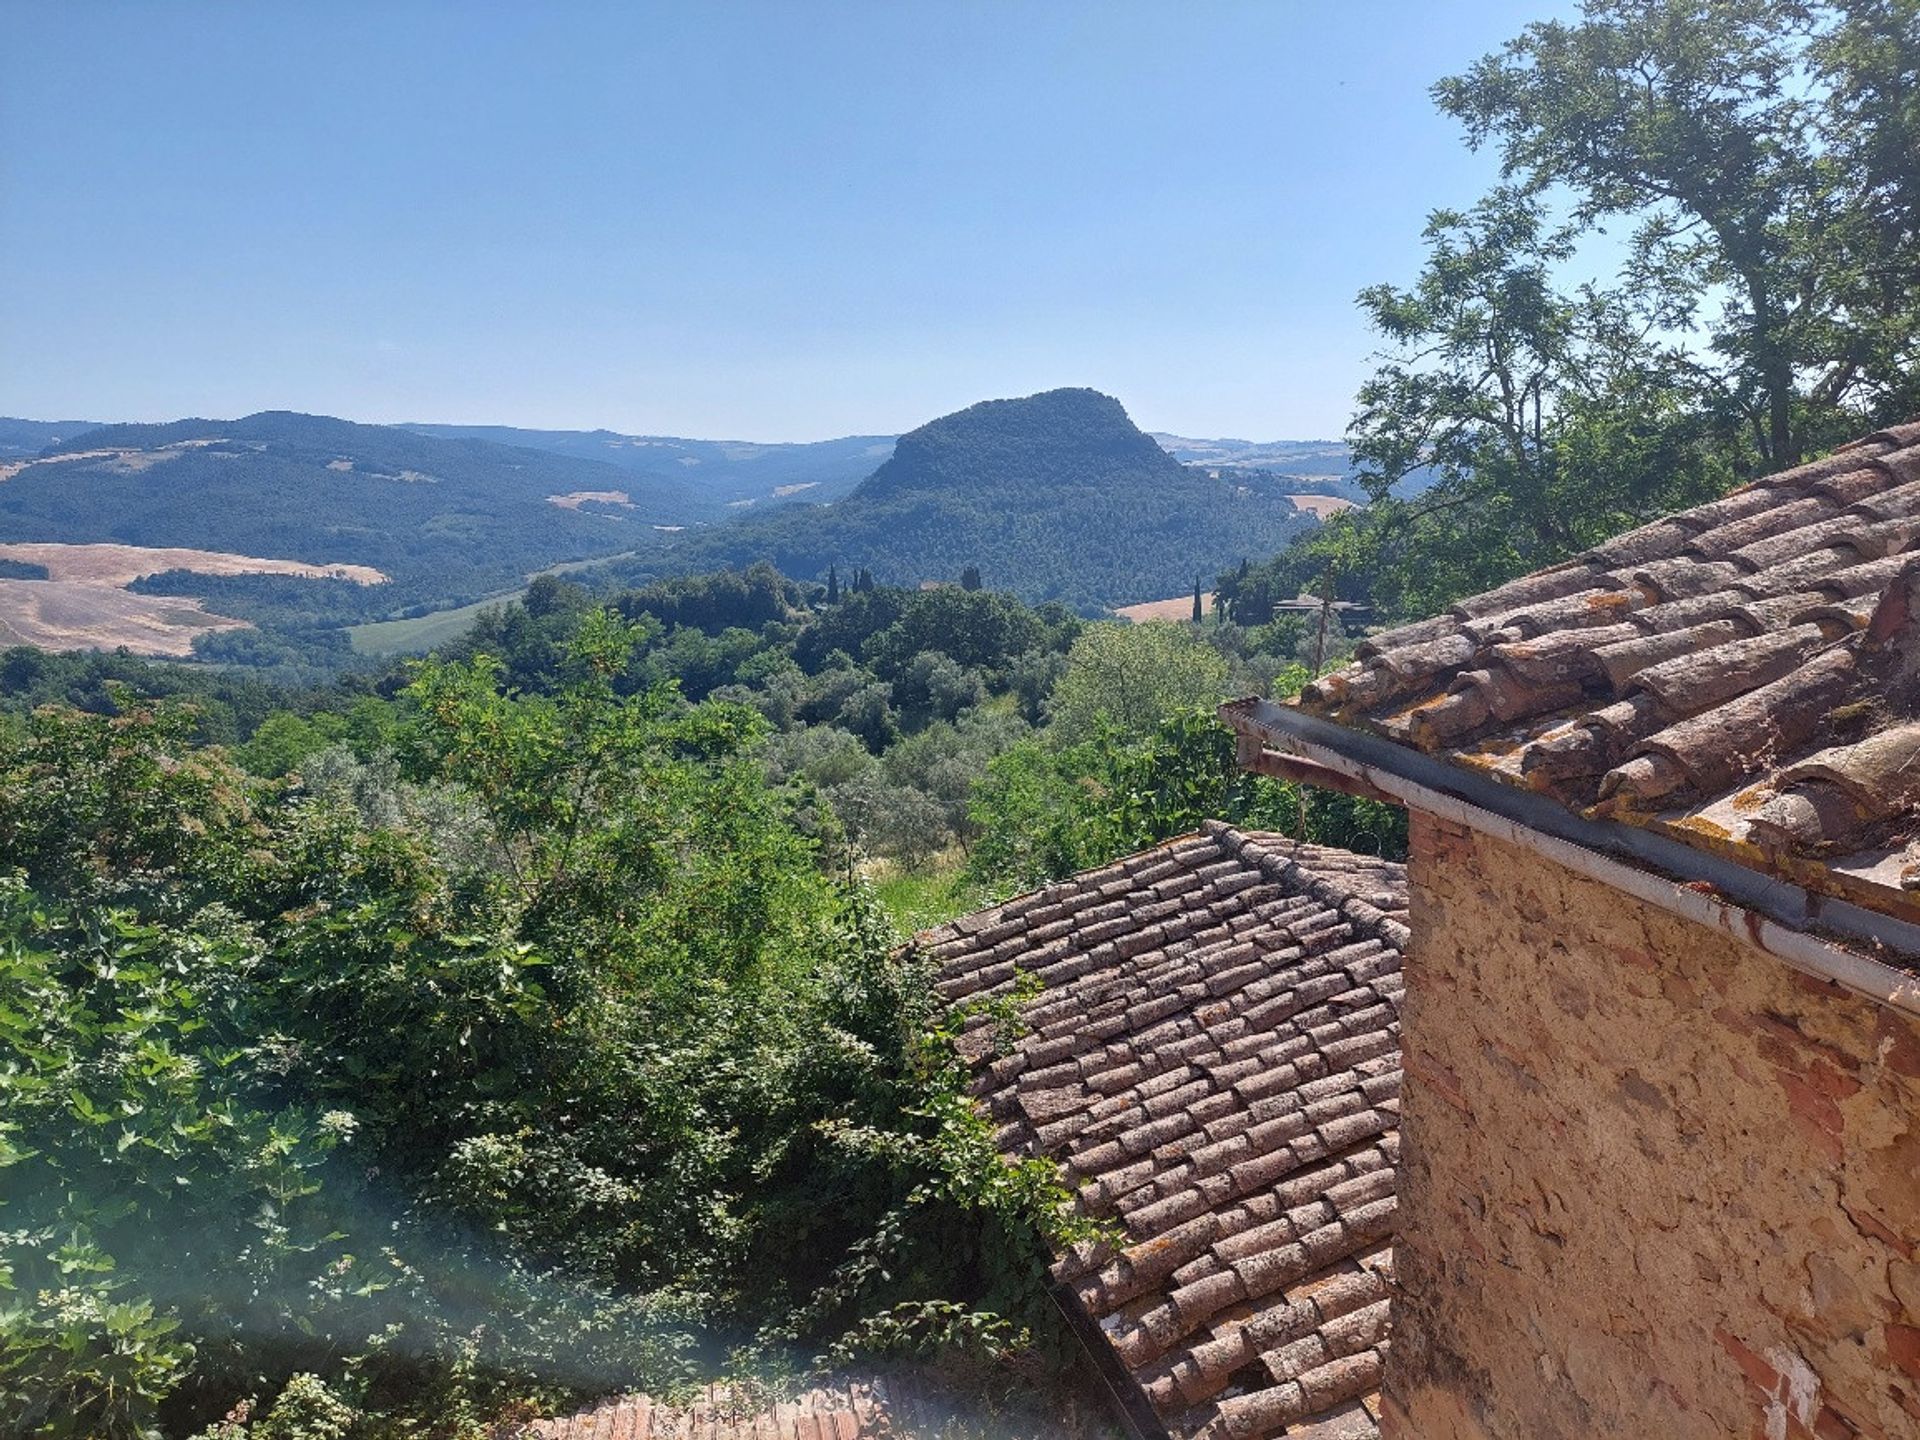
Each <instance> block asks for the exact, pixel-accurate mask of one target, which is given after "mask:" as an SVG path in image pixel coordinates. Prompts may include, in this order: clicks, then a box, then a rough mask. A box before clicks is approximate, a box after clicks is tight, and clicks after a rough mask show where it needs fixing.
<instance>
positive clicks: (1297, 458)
mask: <svg viewBox="0 0 1920 1440" xmlns="http://www.w3.org/2000/svg"><path fill="white" fill-rule="evenodd" d="M1153 439H1154V442H1155V443H1156V444H1158V445H1159V446H1160V448H1161V449H1162V450H1165V451H1166V452H1167V453H1168V454H1169V455H1171V456H1173V458H1174V459H1176V460H1178V461H1180V462H1181V463H1182V464H1186V465H1209V466H1214V467H1216V468H1219V469H1226V470H1272V471H1275V472H1278V473H1280V474H1286V475H1345V474H1347V473H1348V472H1349V471H1350V470H1351V469H1352V468H1353V455H1352V453H1351V452H1350V451H1349V450H1348V449H1347V447H1346V445H1345V443H1343V442H1342V441H1339V440H1194V439H1190V438H1188V437H1187V436H1185V435H1168V434H1166V433H1165V432H1164V431H1160V430H1156V431H1154V432H1153Z"/></svg>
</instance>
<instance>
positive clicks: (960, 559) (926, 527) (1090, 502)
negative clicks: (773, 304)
mask: <svg viewBox="0 0 1920 1440" xmlns="http://www.w3.org/2000/svg"><path fill="white" fill-rule="evenodd" d="M1313 523H1315V522H1314V521H1313V520H1312V519H1311V518H1310V517H1308V516H1305V515H1303V514H1301V513H1300V512H1299V511H1297V510H1296V509H1295V508H1294V507H1293V506H1292V505H1291V504H1289V503H1288V502H1287V501H1286V500H1285V499H1283V498H1281V495H1280V493H1279V491H1278V490H1277V489H1276V488H1275V487H1274V486H1273V485H1271V484H1269V483H1266V481H1265V480H1264V478H1263V479H1262V480H1261V482H1260V483H1255V484H1247V483H1242V482H1241V481H1240V480H1239V479H1237V478H1236V479H1223V478H1216V477H1215V476H1213V475H1210V474H1208V473H1206V472H1205V471H1203V470H1198V469H1194V468H1191V467H1189V466H1185V465H1182V464H1181V463H1180V462H1179V461H1178V460H1176V459H1174V458H1173V456H1171V455H1170V454H1168V453H1167V452H1166V451H1165V450H1164V449H1162V448H1161V447H1160V446H1159V445H1157V444H1155V443H1154V441H1153V439H1152V438H1151V437H1149V436H1148V435H1146V434H1145V433H1144V432H1143V431H1141V430H1140V429H1139V428H1138V427H1137V426H1135V425H1134V423H1133V422H1132V420H1130V419H1129V418H1128V417H1127V412H1126V411H1125V410H1124V409H1123V408H1122V407H1121V405H1120V402H1119V401H1117V400H1115V399H1113V398H1112V397H1110V396H1107V395H1102V394H1100V393H1098V392H1097V391H1093V390H1051V391H1048V392H1046V393H1044V394H1040V395H1033V396H1029V397H1028V398H1026V399H1022V400H988V401H985V402H983V403H981V404H978V405H974V406H971V407H969V408H968V409H965V410H962V411H959V412H957V413H956V414H952V415H947V416H943V417H942V418H940V419H938V420H935V421H932V422H931V423H929V424H927V425H923V426H921V427H920V428H919V429H918V430H915V431H912V432H911V433H909V434H907V435H903V436H901V437H900V439H899V440H898V441H897V442H896V443H895V445H894V449H893V454H892V456H891V457H890V458H889V459H888V460H887V461H886V463H885V464H883V465H881V466H880V467H879V468H878V469H877V470H875V471H874V472H873V473H872V474H871V475H870V476H868V478H867V479H865V480H864V481H862V482H861V483H860V485H859V486H858V487H857V488H856V489H855V490H854V491H853V492H852V494H850V495H849V496H848V497H847V498H846V499H844V500H842V501H840V502H839V503H838V504H835V505H832V506H792V507H789V508H787V509H784V510H781V511H779V512H775V513H772V514H765V515H760V514H755V515H749V516H746V517H743V518H741V519H740V520H737V521H735V522H734V523H733V524H731V525H726V526H718V527H715V528H713V529H711V530H707V531H703V532H699V533H689V534H687V535H683V536H677V537H673V538H671V539H668V540H665V541H663V542H661V545H660V547H659V549H658V550H657V551H656V552H654V553H642V554H641V555H637V556H635V557H634V558H633V559H632V560H629V561H624V562H621V563H620V564H618V565H616V566H614V567H611V570H610V573H611V574H612V575H614V576H615V577H616V578H620V579H629V580H633V579H643V578H650V577H652V576H656V575H660V574H668V573H692V572H695V571H699V570H707V569H713V568H716V567H719V566H722V565H744V564H748V563H751V562H752V561H755V560H761V559H765V560H771V561H772V562H773V564H774V565H775V566H777V567H778V568H779V569H780V570H782V571H783V572H784V573H786V574H789V575H792V576H795V577H798V578H803V579H811V578H815V577H819V576H823V575H824V574H825V573H826V571H827V567H828V566H829V565H830V564H833V565H837V566H839V568H840V571H841V573H842V575H843V576H845V575H847V574H848V573H850V572H851V571H852V570H854V569H857V568H866V569H869V570H871V571H872V572H873V575H874V577H875V579H876V580H879V581H881V582H883V583H893V584H913V583H916V582H919V581H923V580H936V579H947V580H951V579H956V578H958V576H959V575H960V573H961V571H962V570H963V569H965V568H966V567H967V566H970V565H972V566H978V567H979V569H980V571H981V574H982V576H983V578H984V579H985V581H986V583H987V584H988V585H989V586H992V587H995V588H1000V589H1006V590H1010V591H1012V592H1014V593H1015V594H1017V595H1019V596H1021V597H1022V598H1023V599H1026V600H1029V601H1034V602H1039V601H1045V600H1063V601H1066V602H1067V603H1069V604H1072V605H1075V606H1078V607H1081V608H1083V609H1093V608H1101V607H1106V606H1112V605H1124V604H1129V603H1132V602H1135V601H1140V600H1152V599H1159V598H1161V597H1163V596H1166V595H1168V594H1178V593H1180V592H1182V591H1183V590H1185V589H1187V588H1188V587H1190V586H1191V585H1192V583H1193V579H1194V577H1195V576H1196V575H1213V574H1215V573H1217V572H1218V571H1220V570H1221V569H1223V568H1225V567H1227V566H1229V565H1232V564H1234V563H1236V562H1237V561H1239V560H1240V559H1241V558H1242V557H1246V556H1252V557H1256V558H1257V557H1259V556H1262V555H1269V554H1272V553H1273V552H1274V551H1276V550H1278V549H1280V548H1281V547H1282V546H1284V545H1285V544H1286V543H1287V541H1288V540H1290V539H1291V538H1292V537H1293V536H1294V535H1295V534H1297V533H1299V532H1300V531H1301V530H1302V529H1304V528H1305V527H1307V526H1309V525H1311V524H1313Z"/></svg>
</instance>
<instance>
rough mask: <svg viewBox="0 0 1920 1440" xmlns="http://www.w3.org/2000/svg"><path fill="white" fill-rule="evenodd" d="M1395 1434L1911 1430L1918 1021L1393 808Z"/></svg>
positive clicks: (1403, 1439) (1447, 1439)
mask: <svg viewBox="0 0 1920 1440" xmlns="http://www.w3.org/2000/svg"><path fill="white" fill-rule="evenodd" d="M1411 879H1412V889H1413V915H1412V925H1413V934H1414V942H1413V948H1412V951H1411V953H1410V954H1409V955H1408V958H1407V966H1406V973H1407V981H1408V985H1407V995H1406V999H1405V1001H1404V1004H1403V1008H1402V1024H1403V1036H1404V1044H1405V1049H1406V1076H1407V1078H1406V1095H1405V1115H1404V1130H1403V1145H1404V1150H1403V1156H1402V1160H1401V1172H1400V1211H1401V1224H1400V1234H1399V1238H1398V1239H1397V1241H1396V1242H1395V1260H1396V1269H1397V1271H1398V1273H1399V1276H1400V1280H1401V1284H1402V1286H1403V1289H1404V1293H1403V1294H1402V1295H1401V1296H1400V1297H1399V1298H1398V1299H1397V1300H1396V1305H1397V1307H1398V1308H1397V1309H1396V1310H1395V1315H1394V1337H1393V1349H1392V1354H1391V1357H1390V1359H1389V1362H1388V1372H1387V1392H1388V1401H1389V1415H1390V1423H1389V1427H1388V1430H1387V1433H1388V1435H1389V1436H1393V1437H1398V1440H1410V1437H1418V1440H1595V1437H1632V1440H1692V1437H1709V1436H1711V1437H1716V1440H1717V1437H1726V1436H1737V1437H1740V1440H1750V1437H1762V1436H1765V1437H1771V1440H1804V1437H1809V1436H1817V1437H1820V1440H1838V1437H1843V1436H1850V1435H1869V1436H1878V1437H1885V1440H1912V1437H1920V1025H1916V1024H1915V1023H1914V1022H1913V1021H1912V1020H1910V1019H1908V1018H1906V1017H1903V1016H1901V1015H1900V1014H1898V1013H1897V1012H1895V1011H1892V1010H1889V1009H1885V1008H1883V1007H1880V1006H1877V1005H1874V1004H1872V1003H1870V1002H1868V1001H1865V1000H1861V999H1857V998H1854V997H1853V996H1851V995H1850V994H1848V993H1846V992H1844V991H1840V990H1838V989H1835V988H1831V987H1828V986H1826V985H1823V984H1821V983H1819V982H1816V981H1814V980H1812V979H1809V978H1807V977H1804V976H1801V975H1799V974H1797V973H1796V972H1794V971H1792V970H1790V969H1788V968H1787V967H1786V966H1785V965H1783V964H1782V963H1781V962H1779V961H1778V960H1775V959H1774V958H1772V957H1771V956H1769V955H1767V954H1765V953H1764V952H1762V951H1759V950H1756V949H1752V948H1749V947H1747V946H1746V945H1744V944H1742V943H1741V942H1738V941H1735V940H1733V939H1731V938H1730V937H1728V936H1726V935H1723V934H1719V933H1717V932H1714V931H1711V930H1708V929H1705V928H1703V927H1700V926H1697V925H1694V924H1692V923H1690V922H1688V921H1684V920H1680V919H1677V918H1675V917H1672V916H1669V915H1666V914H1664V913H1663V912H1660V911H1656V910H1652V909H1649V908H1647V907H1645V906H1642V905H1639V904H1636V903H1635V902H1633V901H1632V900H1630V899H1628V898H1626V897H1625V896H1622V895H1620V894H1619V893H1618V892H1616V891H1613V890H1610V889H1608V888H1606V887H1605V886H1602V885H1600V884H1599V883H1597V882H1595V881H1592V880H1588V879H1585V878H1583V877H1581V876H1579V875H1576V874H1575V873H1573V872H1572V871H1570V870H1566V869H1564V868H1562V867H1560V866H1558V865H1554V864H1551V863H1549V862H1547V861H1544V860H1542V859H1540V858H1539V857H1538V856H1535V855H1532V854H1529V853H1527V852H1525V851H1522V850H1520V849H1517V848H1515V847H1512V846H1508V845H1505V844H1502V843H1500V842H1497V841H1492V840H1488V839H1486V838H1485V837H1482V836H1478V835H1470V834H1468V833H1467V832H1465V831H1463V830H1459V829H1457V828H1454V827H1450V826H1448V825H1447V824H1446V823H1445V822H1441V821H1436V820H1434V819H1433V818H1431V817H1429V816H1423V815H1419V814H1416V815H1415V816H1414V825H1413V860H1412V867H1411Z"/></svg>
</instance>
